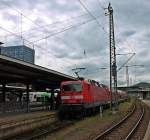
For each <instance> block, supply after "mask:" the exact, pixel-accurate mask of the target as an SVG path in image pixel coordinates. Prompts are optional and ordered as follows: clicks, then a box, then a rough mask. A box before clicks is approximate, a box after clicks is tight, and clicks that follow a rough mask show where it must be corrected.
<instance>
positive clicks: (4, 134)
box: [0, 111, 57, 139]
mask: <svg viewBox="0 0 150 140" xmlns="http://www.w3.org/2000/svg"><path fill="white" fill-rule="evenodd" d="M55 120H57V117H56V112H55V111H39V112H29V113H18V114H16V113H14V114H12V113H11V114H9V115H8V114H3V115H0V139H7V138H9V137H11V136H14V135H18V134H20V133H25V132H27V131H31V130H32V129H34V128H38V127H41V126H44V125H46V124H50V123H52V122H54V121H55Z"/></svg>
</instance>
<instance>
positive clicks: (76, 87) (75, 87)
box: [62, 84, 82, 92]
mask: <svg viewBox="0 0 150 140" xmlns="http://www.w3.org/2000/svg"><path fill="white" fill-rule="evenodd" d="M62 90H63V92H81V91H82V85H81V84H68V85H63V87H62Z"/></svg>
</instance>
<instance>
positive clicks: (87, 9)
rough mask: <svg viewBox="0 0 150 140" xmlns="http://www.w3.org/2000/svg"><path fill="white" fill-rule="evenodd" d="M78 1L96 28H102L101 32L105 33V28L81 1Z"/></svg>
mask: <svg viewBox="0 0 150 140" xmlns="http://www.w3.org/2000/svg"><path fill="white" fill-rule="evenodd" d="M78 1H79V3H80V4H81V5H82V7H83V8H84V9H85V10H86V11H87V12H88V13H89V15H90V16H91V17H93V19H94V20H95V21H96V23H97V24H98V26H100V27H101V28H102V30H103V31H104V32H106V33H107V31H106V30H105V28H104V27H103V26H102V25H101V24H100V23H99V21H98V20H97V18H96V17H95V16H94V15H93V14H92V13H91V12H90V10H89V9H88V8H87V7H86V6H85V5H84V3H83V2H82V1H81V0H78Z"/></svg>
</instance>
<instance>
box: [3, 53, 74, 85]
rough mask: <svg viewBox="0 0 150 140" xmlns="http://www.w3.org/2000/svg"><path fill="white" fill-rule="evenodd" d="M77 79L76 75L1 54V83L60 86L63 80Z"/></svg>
mask: <svg viewBox="0 0 150 140" xmlns="http://www.w3.org/2000/svg"><path fill="white" fill-rule="evenodd" d="M67 80H76V78H75V77H72V76H69V75H66V74H63V73H60V72H57V71H54V70H52V69H47V68H44V67H41V66H38V65H33V64H30V63H26V62H24V61H20V60H17V59H14V58H10V57H7V56H3V55H0V84H2V83H6V84H7V83H23V84H31V85H34V86H35V87H38V88H45V87H47V88H50V87H54V86H55V87H56V86H59V85H60V83H61V81H67Z"/></svg>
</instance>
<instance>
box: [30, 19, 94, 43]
mask: <svg viewBox="0 0 150 140" xmlns="http://www.w3.org/2000/svg"><path fill="white" fill-rule="evenodd" d="M92 21H94V20H93V19H90V20H87V21H84V22H82V23H79V24H76V25H73V26H71V27H69V28H66V29H63V30H61V31H58V32H55V33H53V34H50V35H48V36H46V37H44V38H41V39H38V40H35V41H32V43H35V42H39V41H41V40H43V39H47V38H50V37H52V36H55V35H57V34H60V33H63V32H65V31H67V30H70V29H72V28H75V27H79V26H81V25H84V24H87V23H89V22H92Z"/></svg>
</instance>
